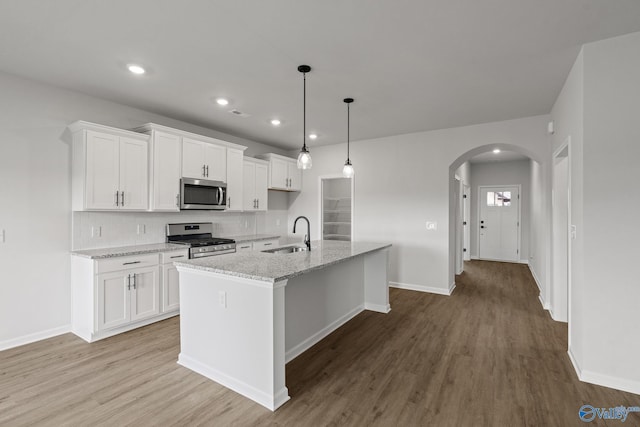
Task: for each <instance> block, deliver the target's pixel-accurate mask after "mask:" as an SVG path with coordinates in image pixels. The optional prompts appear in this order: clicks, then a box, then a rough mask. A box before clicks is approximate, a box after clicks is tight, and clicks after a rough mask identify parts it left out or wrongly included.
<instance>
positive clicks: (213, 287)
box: [175, 240, 391, 410]
mask: <svg viewBox="0 0 640 427" xmlns="http://www.w3.org/2000/svg"><path fill="white" fill-rule="evenodd" d="M390 246H391V245H389V244H380V243H367V242H339V241H327V240H323V241H316V242H312V243H311V251H310V252H306V251H305V252H296V253H290V254H275V253H264V252H241V253H235V254H230V255H223V256H218V257H209V258H201V259H192V260H188V261H180V262H176V263H175V265H176V267H177V269H178V272H179V274H180V356H179V359H178V363H179V364H181V365H182V366H184V367H186V368H189V369H191V370H193V371H195V372H198V373H199V374H201V375H204V376H206V377H207V378H209V379H212V380H214V381H216V382H218V383H219V384H222V385H224V386H225V387H228V388H230V389H232V390H234V391H236V392H238V393H240V394H242V395H244V396H246V397H248V398H250V399H252V400H254V401H256V402H258V403H260V404H261V405H263V406H265V407H267V408H268V409H270V410H275V409H277V408H278V407H279V406H281V405H282V404H284V403H285V402H286V401H287V400H289V393H288V389H287V387H286V382H285V364H286V363H287V362H289V361H290V360H292V359H294V358H295V357H297V356H298V355H300V354H301V353H302V352H304V351H305V350H307V349H308V348H310V347H311V346H313V345H314V344H316V343H317V342H318V341H320V340H321V339H322V338H324V337H326V336H327V335H329V334H330V333H331V332H332V331H334V330H336V329H337V328H339V327H340V326H341V325H343V324H344V323H346V322H347V321H349V320H350V319H351V318H353V317H354V316H356V315H357V314H358V313H360V312H361V311H363V310H372V311H377V312H381V313H388V312H389V310H390V306H389V288H388V276H387V270H388V263H389V247H390Z"/></svg>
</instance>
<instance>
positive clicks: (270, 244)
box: [253, 239, 279, 251]
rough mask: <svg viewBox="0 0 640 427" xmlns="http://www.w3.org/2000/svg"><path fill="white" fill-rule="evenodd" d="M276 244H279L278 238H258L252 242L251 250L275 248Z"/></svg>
mask: <svg viewBox="0 0 640 427" xmlns="http://www.w3.org/2000/svg"><path fill="white" fill-rule="evenodd" d="M278 244H279V240H278V239H273V240H260V241H258V242H253V250H254V251H263V250H265V249H271V248H275V247H276V246H278Z"/></svg>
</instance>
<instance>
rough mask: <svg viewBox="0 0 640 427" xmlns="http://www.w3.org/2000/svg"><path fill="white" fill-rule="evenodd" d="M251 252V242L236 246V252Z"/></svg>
mask: <svg viewBox="0 0 640 427" xmlns="http://www.w3.org/2000/svg"><path fill="white" fill-rule="evenodd" d="M252 250H253V243H251V242H243V243H237V244H236V252H245V251H252Z"/></svg>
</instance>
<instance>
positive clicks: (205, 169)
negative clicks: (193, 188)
mask: <svg viewBox="0 0 640 427" xmlns="http://www.w3.org/2000/svg"><path fill="white" fill-rule="evenodd" d="M206 173H207V167H206V166H205V165H202V177H203V178H205V177H206V176H207V175H206Z"/></svg>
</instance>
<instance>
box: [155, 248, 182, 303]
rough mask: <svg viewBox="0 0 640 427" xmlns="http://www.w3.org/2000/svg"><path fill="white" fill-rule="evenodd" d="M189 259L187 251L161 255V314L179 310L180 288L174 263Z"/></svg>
mask: <svg viewBox="0 0 640 427" xmlns="http://www.w3.org/2000/svg"><path fill="white" fill-rule="evenodd" d="M188 258H189V253H188V251H187V250H184V251H173V252H165V253H163V254H162V255H161V262H162V275H161V281H162V312H163V313H170V312H177V311H178V310H179V309H180V287H179V275H178V269H177V268H176V267H175V265H173V263H174V261H179V260H186V259H188Z"/></svg>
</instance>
